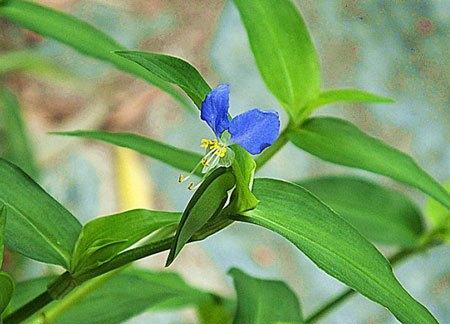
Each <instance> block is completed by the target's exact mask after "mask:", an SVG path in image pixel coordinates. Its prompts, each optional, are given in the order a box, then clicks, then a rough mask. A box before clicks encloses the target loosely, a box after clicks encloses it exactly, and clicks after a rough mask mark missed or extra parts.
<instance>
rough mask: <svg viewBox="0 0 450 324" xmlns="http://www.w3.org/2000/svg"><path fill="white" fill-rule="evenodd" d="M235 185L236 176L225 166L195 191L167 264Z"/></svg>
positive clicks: (220, 208) (179, 227)
mask: <svg viewBox="0 0 450 324" xmlns="http://www.w3.org/2000/svg"><path fill="white" fill-rule="evenodd" d="M234 185H235V178H234V175H233V174H232V173H231V172H228V171H227V170H226V169H225V168H219V169H216V170H214V171H213V172H212V173H211V174H210V175H209V176H208V177H207V178H206V179H205V180H204V181H203V182H202V184H201V185H200V187H199V188H198V189H197V190H196V191H195V193H194V195H193V196H192V198H191V200H190V201H189V203H188V205H187V206H186V209H185V210H184V212H183V215H182V216H181V221H180V225H178V229H177V232H176V234H175V239H174V240H173V244H172V247H171V249H170V253H169V256H168V258H167V262H166V266H169V265H170V264H171V263H172V261H173V260H174V259H175V257H176V256H177V255H178V253H180V251H181V249H182V248H183V246H184V245H185V244H186V243H187V242H188V241H189V240H190V239H191V238H192V236H193V235H194V234H195V233H196V232H197V231H198V230H200V229H201V228H202V227H203V225H205V224H206V223H207V222H208V220H209V219H211V218H212V217H214V216H215V215H217V214H218V213H219V212H220V211H221V210H222V208H223V207H224V205H225V203H226V201H227V198H228V191H229V190H230V189H232V188H233V187H234Z"/></svg>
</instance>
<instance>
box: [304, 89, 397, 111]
mask: <svg viewBox="0 0 450 324" xmlns="http://www.w3.org/2000/svg"><path fill="white" fill-rule="evenodd" d="M336 102H360V103H394V102H395V101H394V100H393V99H391V98H388V97H384V96H380V95H377V94H374V93H371V92H368V91H364V90H360V89H331V90H326V91H323V92H321V93H320V95H319V97H318V98H317V99H316V100H314V101H312V102H311V103H309V104H308V107H309V108H316V107H320V106H324V105H329V104H332V103H336Z"/></svg>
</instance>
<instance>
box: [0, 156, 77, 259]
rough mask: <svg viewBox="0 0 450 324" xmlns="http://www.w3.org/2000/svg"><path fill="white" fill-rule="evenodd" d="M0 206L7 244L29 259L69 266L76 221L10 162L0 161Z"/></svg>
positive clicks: (75, 238)
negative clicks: (3, 212) (0, 207)
mask: <svg viewBox="0 0 450 324" xmlns="http://www.w3.org/2000/svg"><path fill="white" fill-rule="evenodd" d="M0 179H1V181H0V204H3V205H4V206H5V207H6V209H7V217H6V232H5V242H6V245H7V246H8V247H9V248H11V249H12V250H14V251H17V252H19V253H21V254H23V255H25V256H27V257H29V258H31V259H34V260H37V261H42V262H46V263H52V264H58V265H61V266H63V267H65V268H68V267H69V261H70V256H71V254H72V250H73V248H74V246H75V242H76V241H77V238H78V235H79V233H80V230H81V225H80V223H79V222H78V220H77V219H76V218H75V217H74V216H73V215H72V214H71V213H70V212H69V211H68V210H67V209H65V208H64V207H63V206H62V205H61V204H59V203H58V202H57V201H56V200H55V199H53V198H52V197H51V196H50V195H49V194H47V193H46V192H45V191H44V190H43V189H42V188H41V187H40V186H39V185H38V184H37V183H35V182H34V181H33V180H32V179H31V178H30V177H29V176H27V175H26V174H25V173H24V172H23V171H22V170H21V169H19V168H18V167H16V166H15V165H13V164H12V163H10V162H8V161H6V160H3V159H0Z"/></svg>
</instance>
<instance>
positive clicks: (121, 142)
mask: <svg viewBox="0 0 450 324" xmlns="http://www.w3.org/2000/svg"><path fill="white" fill-rule="evenodd" d="M52 134H56V135H63V136H76V137H83V138H89V139H94V140H100V141H104V142H107V143H110V144H114V145H117V146H121V147H126V148H129V149H132V150H134V151H137V152H139V153H142V154H144V155H147V156H149V157H152V158H154V159H156V160H159V161H161V162H164V163H166V164H168V165H171V166H173V167H174V168H177V169H179V170H183V171H185V172H191V171H192V170H193V169H194V167H195V166H196V165H197V164H198V162H199V161H200V160H201V159H202V156H201V155H200V154H197V153H193V152H190V151H186V150H182V149H179V148H176V147H174V146H171V145H168V144H164V143H161V142H158V141H155V140H152V139H150V138H147V137H144V136H140V135H136V134H131V133H111V132H104V131H81V130H80V131H72V132H56V133H52Z"/></svg>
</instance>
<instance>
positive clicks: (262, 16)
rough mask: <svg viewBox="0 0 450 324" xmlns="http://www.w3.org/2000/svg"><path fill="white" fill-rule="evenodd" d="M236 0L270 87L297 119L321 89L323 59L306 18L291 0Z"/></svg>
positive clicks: (252, 47)
mask: <svg viewBox="0 0 450 324" xmlns="http://www.w3.org/2000/svg"><path fill="white" fill-rule="evenodd" d="M234 3H235V4H236V6H237V8H238V10H239V13H240V15H241V19H242V21H243V23H244V26H245V28H246V30H247V34H248V39H249V41H250V46H251V49H252V51H253V55H254V56H255V59H256V64H257V66H258V68H259V71H260V72H261V75H262V77H263V79H264V81H265V83H266V85H267V87H268V88H269V89H270V91H272V93H273V94H274V95H275V97H277V99H278V100H279V101H280V102H281V104H282V105H283V107H284V108H285V109H286V110H287V111H288V112H289V114H290V115H291V117H293V118H294V120H296V119H297V118H298V115H299V113H300V112H301V111H302V109H304V108H305V105H306V104H307V103H308V102H309V101H311V100H314V99H316V98H317V96H318V95H319V91H320V67H319V59H318V57H317V53H316V50H315V48H314V44H313V42H312V40H311V36H310V35H309V32H308V29H307V27H306V25H305V22H304V21H303V18H302V17H301V15H300V13H299V12H298V10H297V9H296V8H295V6H294V5H293V4H292V2H291V1H290V0H253V1H248V0H234ZM275 8H276V10H274V9H275Z"/></svg>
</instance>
